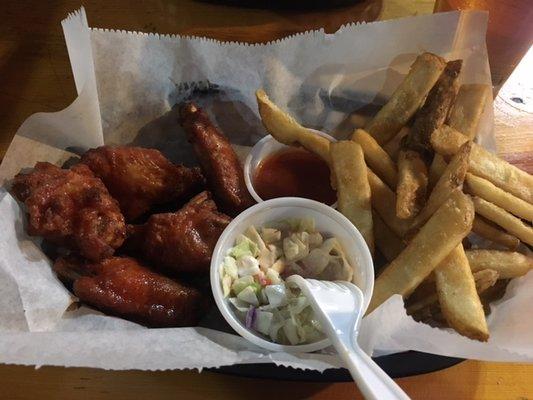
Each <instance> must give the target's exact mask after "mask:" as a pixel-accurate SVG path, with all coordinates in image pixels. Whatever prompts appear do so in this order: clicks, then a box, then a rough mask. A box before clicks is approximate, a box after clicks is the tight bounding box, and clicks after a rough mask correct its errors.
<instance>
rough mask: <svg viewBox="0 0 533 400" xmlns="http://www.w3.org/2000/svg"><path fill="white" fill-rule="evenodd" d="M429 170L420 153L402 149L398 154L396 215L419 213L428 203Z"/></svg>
mask: <svg viewBox="0 0 533 400" xmlns="http://www.w3.org/2000/svg"><path fill="white" fill-rule="evenodd" d="M427 187H428V170H427V167H426V164H425V163H424V160H423V159H422V157H421V156H420V154H419V153H417V152H416V151H413V150H400V153H399V154H398V186H397V187H396V215H397V216H398V218H401V219H408V218H413V217H415V216H417V215H418V213H419V212H420V210H421V209H422V207H424V204H425V203H426V192H427Z"/></svg>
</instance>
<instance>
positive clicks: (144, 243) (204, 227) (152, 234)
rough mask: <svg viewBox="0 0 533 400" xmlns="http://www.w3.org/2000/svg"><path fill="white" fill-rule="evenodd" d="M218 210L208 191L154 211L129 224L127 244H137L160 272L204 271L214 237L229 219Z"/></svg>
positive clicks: (214, 243) (212, 247)
mask: <svg viewBox="0 0 533 400" xmlns="http://www.w3.org/2000/svg"><path fill="white" fill-rule="evenodd" d="M230 220H231V219H230V218H229V217H228V216H226V215H224V214H222V213H220V212H218V211H217V207H216V204H215V203H214V201H213V200H212V199H211V197H210V195H209V193H208V192H202V193H200V194H199V195H197V196H196V197H194V198H193V199H191V200H190V201H189V202H188V203H187V204H186V205H185V206H184V207H183V208H182V209H181V210H179V211H177V212H174V213H166V214H154V215H152V216H150V218H149V219H148V221H147V222H146V224H144V225H139V226H136V227H130V228H129V230H130V231H131V232H132V235H131V236H130V237H129V238H128V241H127V243H126V246H128V247H129V248H130V249H131V248H137V249H139V250H140V253H141V255H142V257H144V258H145V259H146V260H147V261H148V262H149V263H150V264H151V265H154V266H156V267H157V268H158V269H159V270H161V271H162V272H163V273H165V274H167V275H170V276H173V275H176V274H177V273H181V272H188V273H207V272H208V271H209V264H210V262H211V254H212V253H213V250H214V248H215V245H216V243H217V240H218V238H219V236H220V234H221V233H222V231H223V230H224V228H225V227H226V226H227V225H228V223H229V222H230Z"/></svg>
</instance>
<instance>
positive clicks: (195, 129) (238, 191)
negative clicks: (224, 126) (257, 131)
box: [180, 103, 254, 216]
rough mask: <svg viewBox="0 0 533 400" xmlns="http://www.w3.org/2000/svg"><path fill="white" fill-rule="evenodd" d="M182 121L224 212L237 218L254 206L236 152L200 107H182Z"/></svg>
mask: <svg viewBox="0 0 533 400" xmlns="http://www.w3.org/2000/svg"><path fill="white" fill-rule="evenodd" d="M180 122H181V124H182V126H183V128H184V129H185V132H186V133H187V139H188V140H189V142H190V143H192V145H193V147H194V151H195V153H196V156H197V158H198V160H199V161H200V166H201V167H202V172H203V173H204V175H205V177H206V179H207V183H208V185H209V188H210V189H211V190H212V191H213V195H214V196H215V199H216V201H217V203H218V204H219V205H220V208H221V210H222V211H224V212H225V213H227V214H229V215H231V216H235V215H237V214H239V213H240V212H241V211H243V210H245V209H246V208H248V207H250V206H251V205H252V204H254V200H253V199H252V196H251V195H250V193H249V192H248V189H247V188H246V185H245V183H244V173H243V170H242V166H241V164H240V162H239V159H238V158H237V155H236V154H235V151H234V150H233V148H232V147H231V144H230V142H229V140H228V139H227V138H226V136H224V134H223V133H222V132H220V130H218V129H217V128H216V127H215V126H214V125H213V124H212V123H211V121H210V120H209V117H208V116H207V114H206V113H205V112H204V111H202V110H201V109H200V108H199V107H197V106H196V105H194V104H192V103H187V104H184V105H182V106H181V108H180Z"/></svg>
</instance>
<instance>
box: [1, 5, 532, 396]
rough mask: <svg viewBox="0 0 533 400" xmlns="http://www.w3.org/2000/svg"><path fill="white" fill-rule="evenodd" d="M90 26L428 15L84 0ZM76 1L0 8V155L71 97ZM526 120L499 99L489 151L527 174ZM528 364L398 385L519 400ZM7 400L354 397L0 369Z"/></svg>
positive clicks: (344, 388) (335, 387)
mask: <svg viewBox="0 0 533 400" xmlns="http://www.w3.org/2000/svg"><path fill="white" fill-rule="evenodd" d="M83 3H84V5H85V7H86V10H87V14H88V18H89V22H90V24H91V25H92V26H99V27H109V28H116V29H127V30H139V31H153V32H160V33H185V34H195V35H203V36H210V37H215V38H217V39H222V40H239V41H249V42H255V41H268V40H272V39H276V38H280V37H283V36H286V35H288V34H291V33H294V32H299V31H305V30H309V29H317V28H321V27H323V28H324V29H325V30H326V31H328V32H334V31H335V30H336V29H337V28H338V27H339V26H340V25H342V24H344V23H348V22H353V21H359V20H375V19H388V18H394V17H399V16H406V15H413V14H416V13H430V12H431V11H432V9H433V0H423V1H414V0H383V1H379V0H368V1H363V2H362V3H359V4H355V5H352V6H348V7H344V8H340V9H335V10H322V11H307V12H303V11H267V10H261V9H246V8H240V7H230V6H225V5H222V4H220V3H217V2H193V1H190V0H183V1H179V0H175V1H171V0H168V1H163V0H159V1H157V0H153V1H140V0H139V1H135V2H133V1H128V0H86V1H84V2H83ZM79 5H80V2H79V0H75V1H68V0H63V1H60V0H54V1H52V0H50V1H44V2H43V1H17V0H12V1H8V0H4V1H3V2H2V6H1V7H0V20H1V21H2V24H1V25H0V60H1V61H0V77H1V78H0V79H1V80H2V85H1V86H0V122H1V123H0V158H1V157H2V155H3V154H4V152H5V150H6V149H7V147H8V145H9V142H10V141H11V138H12V136H13V134H14V133H15V132H16V130H17V128H18V127H19V126H20V124H21V123H22V122H23V121H24V119H26V118H27V117H28V116H29V115H31V114H33V113H35V112H39V111H47V112H51V111H57V110H60V109H62V108H64V107H66V106H67V105H68V104H69V103H70V102H72V101H73V100H74V98H75V96H76V93H75V89H74V84H73V79H72V74H71V72H70V64H69V61H68V56H67V51H66V47H65V44H64V40H63V34H62V31H61V26H60V21H61V19H63V18H64V17H65V15H66V14H67V13H68V12H70V11H73V10H75V9H76V8H78V7H79ZM532 127H533V118H532V115H531V114H527V113H520V112H517V111H516V110H514V109H513V108H512V107H510V106H507V105H506V103H505V102H499V103H498V104H497V107H496V132H497V138H498V150H499V152H500V154H501V155H502V156H504V157H506V158H508V159H509V160H510V161H512V162H514V163H517V164H519V165H520V166H521V167H522V168H524V169H526V170H528V171H529V172H530V173H531V172H533V142H532V140H533V139H532V138H533V131H532ZM532 375H533V366H528V365H523V364H505V363H488V362H478V361H465V362H463V363H461V364H459V365H457V366H455V367H452V368H449V369H446V370H443V371H439V372H435V373H431V374H426V375H421V376H415V377H410V378H403V379H399V380H398V382H399V384H400V385H401V386H402V387H403V388H404V389H405V390H406V392H407V393H408V394H409V395H410V396H411V397H412V398H413V399H427V398H431V399H527V398H530V397H531V396H533V383H532V381H531V376H532ZM0 387H2V390H0V393H1V394H0V397H2V398H6V399H35V398H53V399H72V398H77V399H85V398H86V399H94V400H97V399H98V400H99V399H113V400H119V399H128V398H133V397H135V398H150V399H166V398H182V399H215V398H219V399H250V398H253V399H259V398H264V399H271V398H287V399H303V398H309V399H329V398H332V399H344V398H357V399H359V398H361V396H360V394H359V393H358V391H357V390H356V389H355V387H354V386H353V384H350V383H339V384H330V385H328V384H321V383H292V382H282V381H277V382H275V383H274V382H272V381H263V380H255V379H247V378H239V377H233V376H224V375H220V374H215V373H210V372H209V373H208V372H203V373H201V374H198V373H195V372H177V371H165V372H140V371H121V372H109V371H102V370H95V369H87V368H58V367H43V368H40V369H37V370H36V369H34V368H33V367H22V366H5V365H3V366H0Z"/></svg>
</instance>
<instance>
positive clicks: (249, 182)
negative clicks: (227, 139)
mask: <svg viewBox="0 0 533 400" xmlns="http://www.w3.org/2000/svg"><path fill="white" fill-rule="evenodd" d="M311 130H312V131H313V132H315V133H316V134H317V135H319V136H322V137H325V138H326V139H328V140H330V141H332V142H336V141H337V139H335V138H334V137H333V136H330V135H328V134H327V133H324V132H322V131H317V130H315V129H311ZM290 147H291V146H287V145H285V144H283V143H280V142H278V141H277V140H276V139H274V137H273V136H272V135H267V136H265V137H264V138H263V139H261V140H260V141H259V142H257V143H256V144H255V145H254V146H253V147H252V150H250V153H249V154H248V156H247V157H246V159H245V161H244V182H245V183H246V187H247V188H248V191H249V192H250V194H251V195H252V197H253V198H254V200H255V201H257V202H258V203H261V202H262V201H265V200H264V199H262V198H261V196H259V194H258V193H257V192H256V190H255V188H254V175H255V171H256V170H257V168H258V167H259V166H260V165H261V162H262V161H263V160H264V159H265V158H267V157H268V156H270V155H271V154H273V153H277V152H278V151H280V150H283V149H287V148H290ZM336 206H337V202H335V203H334V204H332V205H331V207H333V208H335V207H336Z"/></svg>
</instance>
